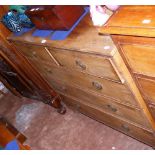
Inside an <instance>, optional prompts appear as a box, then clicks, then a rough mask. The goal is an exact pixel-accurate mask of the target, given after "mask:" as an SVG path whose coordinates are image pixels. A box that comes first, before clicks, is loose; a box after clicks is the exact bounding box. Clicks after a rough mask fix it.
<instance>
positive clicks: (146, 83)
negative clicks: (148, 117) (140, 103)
mask: <svg viewBox="0 0 155 155" xmlns="http://www.w3.org/2000/svg"><path fill="white" fill-rule="evenodd" d="M137 81H138V84H139V88H140V89H141V91H142V93H143V94H144V98H145V99H146V100H148V101H149V102H153V103H155V80H151V79H147V78H143V77H137Z"/></svg>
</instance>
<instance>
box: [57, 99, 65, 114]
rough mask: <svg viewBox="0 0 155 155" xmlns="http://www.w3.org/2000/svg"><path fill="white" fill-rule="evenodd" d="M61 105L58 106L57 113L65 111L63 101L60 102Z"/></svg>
mask: <svg viewBox="0 0 155 155" xmlns="http://www.w3.org/2000/svg"><path fill="white" fill-rule="evenodd" d="M60 104H61V106H60V108H59V109H58V110H57V112H58V113H60V114H65V113H66V107H65V104H64V102H63V101H61V102H60Z"/></svg>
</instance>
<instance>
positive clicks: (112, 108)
mask: <svg viewBox="0 0 155 155" xmlns="http://www.w3.org/2000/svg"><path fill="white" fill-rule="evenodd" d="M107 107H108V109H110V110H111V111H112V112H116V111H117V108H115V107H112V106H111V105H110V104H108V105H107Z"/></svg>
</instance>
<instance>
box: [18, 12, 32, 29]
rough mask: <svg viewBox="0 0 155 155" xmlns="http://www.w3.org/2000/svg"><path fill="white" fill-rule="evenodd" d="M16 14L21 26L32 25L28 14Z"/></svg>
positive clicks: (29, 26) (28, 26)
mask: <svg viewBox="0 0 155 155" xmlns="http://www.w3.org/2000/svg"><path fill="white" fill-rule="evenodd" d="M18 16H19V23H20V24H21V26H22V27H26V28H31V27H33V26H34V24H33V23H32V22H31V20H30V19H29V18H28V16H27V15H25V14H24V13H20V14H18Z"/></svg>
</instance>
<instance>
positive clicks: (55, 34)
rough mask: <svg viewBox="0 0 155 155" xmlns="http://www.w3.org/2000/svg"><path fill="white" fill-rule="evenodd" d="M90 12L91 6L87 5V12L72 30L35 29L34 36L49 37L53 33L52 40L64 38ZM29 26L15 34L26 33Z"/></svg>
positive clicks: (73, 27) (75, 24)
mask: <svg viewBox="0 0 155 155" xmlns="http://www.w3.org/2000/svg"><path fill="white" fill-rule="evenodd" d="M88 12H89V7H85V12H84V13H83V14H82V15H81V17H80V18H79V19H78V20H77V21H76V22H75V23H74V25H73V26H72V27H71V28H70V30H66V31H59V30H56V31H55V30H38V29H37V30H35V31H34V32H33V34H32V36H34V37H43V38H44V37H47V36H49V35H50V34H51V33H52V35H51V37H50V38H51V40H64V39H65V38H67V37H68V35H69V34H70V33H71V32H72V31H73V30H74V29H75V27H76V26H77V25H78V24H79V23H80V21H81V20H82V19H83V18H84V16H85V15H86V14H87V13H88ZM30 30H31V29H30V28H29V29H28V28H23V29H22V31H21V32H18V33H15V36H20V35H22V34H24V33H25V32H28V31H30Z"/></svg>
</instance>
